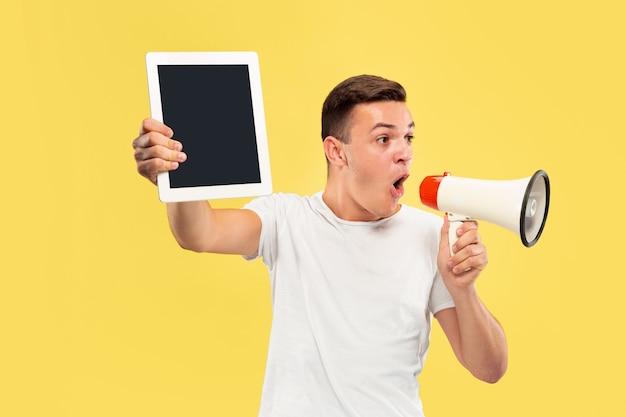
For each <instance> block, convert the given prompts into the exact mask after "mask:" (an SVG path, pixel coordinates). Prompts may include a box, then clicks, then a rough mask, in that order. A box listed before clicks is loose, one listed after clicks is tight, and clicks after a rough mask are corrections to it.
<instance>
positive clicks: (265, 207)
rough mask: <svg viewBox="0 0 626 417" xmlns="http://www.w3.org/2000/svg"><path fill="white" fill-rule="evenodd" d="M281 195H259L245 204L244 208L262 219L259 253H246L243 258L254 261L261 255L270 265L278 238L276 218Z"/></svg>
mask: <svg viewBox="0 0 626 417" xmlns="http://www.w3.org/2000/svg"><path fill="white" fill-rule="evenodd" d="M278 202H279V196H277V195H276V194H273V195H269V196H264V197H258V198H255V199H254V200H252V201H250V202H249V203H247V204H246V205H245V206H244V209H247V210H252V211H254V212H255V213H256V214H257V215H258V216H259V218H260V219H261V236H260V238H259V249H258V251H257V253H255V254H250V255H244V256H243V258H244V259H246V260H248V261H253V260H255V259H257V258H259V257H262V258H263V262H264V263H265V264H266V265H268V266H270V265H271V263H272V259H273V258H274V256H273V253H274V247H275V241H276V239H275V238H273V237H275V236H276V218H277V217H278V216H277V212H278Z"/></svg>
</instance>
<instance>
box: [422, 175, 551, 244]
mask: <svg viewBox="0 0 626 417" xmlns="http://www.w3.org/2000/svg"><path fill="white" fill-rule="evenodd" d="M420 199H421V200H422V203H423V204H424V205H425V206H427V207H430V208H433V209H435V210H439V211H444V212H446V213H447V216H448V219H449V220H450V231H449V234H448V236H449V238H450V252H451V253H453V252H452V245H453V244H454V242H456V240H457V236H456V229H457V228H458V227H459V226H460V225H461V224H462V223H463V222H464V221H469V220H478V219H482V220H485V221H488V222H490V223H494V224H497V225H499V226H502V227H505V228H506V229H509V230H510V231H512V232H513V233H516V234H517V235H518V236H520V238H521V239H522V243H523V244H524V246H526V247H531V246H533V245H534V244H535V243H537V241H538V240H539V237H540V236H541V232H542V231H543V227H544V226H545V223H546V219H547V217H548V206H549V203H550V181H549V179H548V174H547V173H546V172H545V171H542V170H539V171H537V172H535V173H534V174H533V175H532V176H530V177H528V178H521V179H517V180H479V179H473V178H461V177H453V176H452V175H450V174H449V173H445V174H444V175H431V176H428V177H426V178H424V179H423V180H422V183H421V184H420Z"/></svg>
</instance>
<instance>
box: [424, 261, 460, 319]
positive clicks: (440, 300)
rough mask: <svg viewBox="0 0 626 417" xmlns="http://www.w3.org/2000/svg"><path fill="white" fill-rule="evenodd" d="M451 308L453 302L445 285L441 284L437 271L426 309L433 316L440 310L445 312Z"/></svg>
mask: <svg viewBox="0 0 626 417" xmlns="http://www.w3.org/2000/svg"><path fill="white" fill-rule="evenodd" d="M451 307H454V301H453V300H452V296H451V295H450V292H449V291H448V289H447V288H446V285H445V284H444V283H443V278H441V274H439V271H437V273H436V275H435V280H434V281H433V286H432V288H431V290H430V299H429V300H428V309H429V310H430V312H431V313H432V314H433V315H434V314H437V313H438V312H439V311H441V310H445V309H446V308H451Z"/></svg>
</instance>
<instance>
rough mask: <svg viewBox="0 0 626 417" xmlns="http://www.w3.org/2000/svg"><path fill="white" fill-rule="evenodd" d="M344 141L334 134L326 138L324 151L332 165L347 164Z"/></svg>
mask: <svg viewBox="0 0 626 417" xmlns="http://www.w3.org/2000/svg"><path fill="white" fill-rule="evenodd" d="M343 147H344V143H343V142H342V141H340V140H339V139H337V138H336V137H334V136H326V138H325V139H324V153H325V154H326V159H327V160H328V163H329V164H330V165H345V164H346V154H345V151H344V148H343Z"/></svg>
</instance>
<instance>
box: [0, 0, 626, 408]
mask: <svg viewBox="0 0 626 417" xmlns="http://www.w3.org/2000/svg"><path fill="white" fill-rule="evenodd" d="M0 15H1V16H2V25H0V42H2V65H1V66H0V71H1V76H0V96H1V99H0V117H1V119H0V120H1V121H2V123H1V124H0V134H1V138H2V148H3V152H2V154H3V157H2V162H1V163H0V174H1V178H2V179H1V181H2V186H1V187H0V194H1V201H2V203H1V204H0V214H1V219H2V229H1V232H0V233H1V235H0V236H1V239H0V242H1V243H0V245H1V246H0V257H1V261H2V262H1V272H0V274H1V276H0V415H1V416H7V417H18V416H68V417H69V416H72V417H73V416H120V417H121V416H133V417H137V416H151V417H156V416H174V415H180V416H187V417H192V416H224V417H229V416H233V417H235V416H236V417H240V416H254V415H256V412H257V407H258V402H259V397H260V389H261V384H262V378H263V371H264V363H265V354H266V347H267V339H268V329H269V322H270V317H271V309H270V295H269V285H268V279H267V273H266V271H265V268H264V266H263V264H262V262H260V261H256V262H253V263H248V262H245V261H243V260H242V259H241V258H239V257H236V256H215V255H198V254H193V253H186V252H184V251H182V250H181V249H179V248H178V247H177V245H176V244H175V242H174V241H173V239H172V238H171V236H170V233H169V229H168V226H167V222H166V218H165V212H164V207H163V205H162V204H161V203H160V202H159V201H158V199H157V193H156V189H155V188H154V187H152V186H151V185H150V184H149V183H148V182H147V181H145V180H143V179H142V178H140V177H139V175H137V174H136V172H135V166H134V161H133V156H132V148H131V141H132V139H134V137H135V136H136V134H137V132H138V129H139V125H140V122H141V120H142V119H143V118H144V117H146V116H148V115H149V106H148V95H147V82H146V75H145V65H144V55H145V53H146V52H148V51H196V50H198V51H227V50H253V51H257V52H258V54H259V57H260V63H261V71H262V82H263V90H264V99H265V109H266V118H267V125H268V134H269V140H270V154H271V160H272V174H273V179H274V188H275V190H276V191H285V192H296V193H300V194H309V193H312V192H315V191H317V190H319V189H321V188H322V187H323V185H324V180H325V164H324V159H323V154H322V149H321V139H320V137H319V131H320V128H319V118H320V117H319V115H320V108H321V103H322V101H323V99H324V97H325V95H326V94H327V92H328V91H329V90H330V89H331V88H332V87H333V86H334V85H335V84H336V83H337V82H339V81H341V80H342V79H344V78H346V77H348V76H350V75H354V74H360V73H374V74H379V75H383V76H386V77H388V78H392V79H396V80H398V81H400V82H401V83H403V84H404V86H405V87H406V88H407V90H408V93H409V105H410V108H411V110H412V113H413V116H414V118H415V121H416V124H417V128H416V137H417V139H416V141H415V145H414V146H415V161H414V165H413V168H412V178H411V180H409V183H408V193H407V196H406V197H405V199H404V202H405V203H408V204H413V205H420V203H419V197H418V192H417V189H418V185H419V181H420V179H421V178H422V177H423V176H425V175H432V174H440V173H442V172H443V171H451V172H452V173H453V174H455V175H457V176H464V177H473V178H493V179H513V178H521V177H526V176H529V175H531V174H532V173H533V172H534V171H535V170H536V169H544V170H546V171H547V172H548V173H549V175H550V180H551V184H552V200H551V207H550V215H549V219H548V223H547V226H546V228H545V230H544V234H543V236H542V238H541V240H540V241H539V243H538V244H537V245H536V246H535V247H533V248H531V249H526V248H524V247H523V246H522V245H521V243H520V242H519V240H518V238H517V237H516V236H515V235H514V234H512V233H511V232H509V231H507V230H504V229H502V228H499V227H497V226H493V225H489V224H486V223H482V226H481V230H482V235H483V239H484V241H486V243H487V244H488V247H489V253H490V264H489V268H488V269H487V271H486V272H485V273H484V274H483V275H482V276H481V278H480V281H479V287H480V291H481V294H482V297H483V298H484V300H485V302H486V304H487V305H488V306H489V308H490V309H491V311H492V312H493V313H494V314H495V315H496V316H497V317H498V318H499V320H500V321H501V322H502V323H503V325H504V327H505V329H506V332H507V335H508V340H509V343H510V367H509V371H508V373H507V374H506V376H505V377H504V378H503V379H502V380H501V381H500V382H499V383H498V384H496V385H487V384H484V383H481V382H478V381H475V380H474V379H472V378H471V377H470V376H469V375H468V374H467V373H466V372H465V371H464V370H463V369H461V367H460V365H458V364H457V363H456V361H455V359H454V358H453V357H452V354H451V350H450V348H449V347H448V345H447V342H445V341H444V339H443V337H442V334H441V332H440V330H439V329H438V328H435V329H434V331H433V336H432V337H433V343H432V347H431V352H430V354H429V358H428V361H427V363H426V369H425V371H424V373H423V375H422V377H421V382H422V385H423V392H422V397H423V400H424V403H425V410H426V412H427V415H428V416H429V417H446V416H455V415H469V416H481V417H488V416H498V417H502V416H507V417H516V416H528V415H533V416H565V415H567V416H580V417H583V416H584V417H587V416H594V417H600V416H618V415H625V414H626V405H625V402H624V389H625V385H624V382H623V375H624V374H626V362H625V359H624V352H626V342H625V338H624V335H623V329H624V318H625V317H624V316H625V314H624V308H623V306H624V294H625V293H626V283H625V277H626V273H624V259H625V257H624V255H623V252H624V250H623V247H624V237H623V235H624V233H623V230H624V227H623V224H624V220H623V214H622V211H621V209H623V196H622V193H623V191H624V188H625V187H624V184H625V182H626V181H625V180H626V174H625V168H624V156H625V155H626V145H625V139H626V135H625V133H626V129H625V120H624V119H625V117H624V116H625V114H626V104H625V103H626V99H625V97H626V81H625V76H624V74H626V65H625V57H624V55H625V51H624V49H625V46H624V45H625V41H626V30H625V29H624V28H625V25H624V19H625V18H626V14H625V7H624V6H623V2H621V1H618V0H615V1H608V0H596V1H593V2H592V1H571V0H570V1H565V0H559V1H543V0H541V1H540V0H531V1H524V2H505V1H496V0H494V1H485V0H478V1H472V2H470V1H468V2H461V1H452V2H450V1H439V2H437V1H435V2H433V1H409V0H405V1H386V2H381V1H372V0H358V1H337V0H316V1H310V0H308V1H303V0H290V1H286V0H285V1H276V0H268V1H256V0H255V1H252V0H241V1H237V0H232V1H198V0H193V1H187V0H178V1H171V0H170V1H144V0H138V1H128V0H125V1H120V0H110V1H107V2H92V1H84V0H83V1H78V0H76V1H70V0H54V1H52V0H49V1H44V0H40V1H35V0H32V1H21V2H20V1H15V0H9V1H4V2H3V3H2V6H0ZM225 157H232V158H236V155H229V156H225ZM245 201H246V200H235V201H222V202H219V203H218V204H217V205H218V206H222V205H233V204H234V205H237V206H239V205H241V204H243V203H244V202H245Z"/></svg>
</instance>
